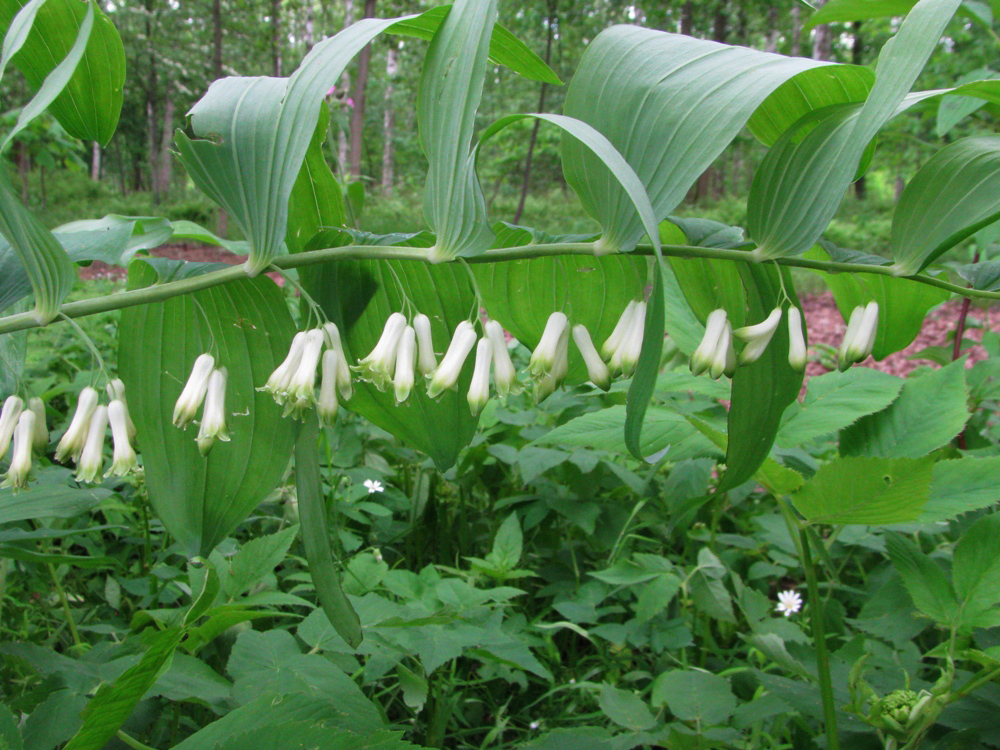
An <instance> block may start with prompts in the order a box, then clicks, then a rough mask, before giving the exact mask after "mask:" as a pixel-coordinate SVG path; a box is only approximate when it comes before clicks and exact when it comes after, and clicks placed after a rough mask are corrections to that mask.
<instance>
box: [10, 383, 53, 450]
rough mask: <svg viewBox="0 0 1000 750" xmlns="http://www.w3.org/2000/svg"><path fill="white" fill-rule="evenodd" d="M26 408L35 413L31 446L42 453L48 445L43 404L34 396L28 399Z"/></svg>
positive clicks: (47, 429)
mask: <svg viewBox="0 0 1000 750" xmlns="http://www.w3.org/2000/svg"><path fill="white" fill-rule="evenodd" d="M28 408H29V409H31V411H32V413H33V414H34V415H35V432H34V435H33V436H32V440H31V444H32V447H33V448H34V449H35V450H36V451H38V452H39V453H44V452H45V449H46V448H48V447H49V428H48V425H47V424H46V423H45V404H44V402H43V401H42V400H41V399H40V398H38V396H34V397H32V398H30V399H28ZM0 442H2V438H0Z"/></svg>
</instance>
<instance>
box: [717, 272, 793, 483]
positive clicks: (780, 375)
mask: <svg viewBox="0 0 1000 750" xmlns="http://www.w3.org/2000/svg"><path fill="white" fill-rule="evenodd" d="M737 265H738V267H739V271H740V275H741V276H742V277H743V282H744V285H745V288H746V298H747V314H746V320H747V322H748V323H751V324H754V323H758V322H760V321H762V320H764V319H765V318H766V317H767V316H768V315H769V314H770V313H771V311H772V310H773V309H774V308H775V307H776V306H777V305H778V301H779V300H780V299H781V298H782V297H781V294H782V287H784V288H785V289H786V290H787V291H788V294H789V295H790V301H791V304H792V305H794V306H796V307H798V299H797V298H796V296H795V287H794V286H793V285H792V279H791V274H790V273H788V270H787V269H778V268H776V267H773V266H772V265H771V264H768V265H767V266H764V265H761V264H756V263H739V264H737ZM779 274H782V275H783V277H784V281H783V282H782V280H781V278H779ZM803 333H804V332H803ZM802 377H803V373H802V372H800V371H797V370H795V369H794V368H792V366H791V365H789V364H788V325H787V323H786V321H785V320H784V317H783V318H782V324H781V325H779V326H778V330H777V331H775V332H774V337H773V338H772V339H771V343H770V344H768V347H767V349H766V350H764V353H763V354H762V355H761V357H760V358H759V359H758V360H756V361H755V362H752V363H751V364H749V365H741V366H740V367H738V368H737V370H736V374H735V375H733V378H732V380H733V391H732V394H733V395H732V404H731V405H730V407H729V427H728V430H727V431H728V433H729V447H728V449H727V451H726V473H725V475H724V476H723V478H722V481H721V482H720V483H719V490H720V491H723V490H728V489H732V488H733V487H736V486H738V485H740V484H743V482H745V481H747V480H748V479H750V478H751V477H752V476H753V475H754V474H755V473H756V471H757V470H758V469H759V468H760V466H761V464H763V463H764V460H765V459H766V458H767V457H768V454H769V453H770V452H771V446H772V445H774V439H775V437H776V436H777V434H778V427H779V426H780V424H781V417H782V415H783V414H784V412H785V409H787V408H788V406H789V405H790V404H792V403H793V402H794V401H795V400H796V399H797V398H798V395H799V390H800V389H801V388H802Z"/></svg>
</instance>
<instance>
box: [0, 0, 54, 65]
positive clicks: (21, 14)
mask: <svg viewBox="0 0 1000 750" xmlns="http://www.w3.org/2000/svg"><path fill="white" fill-rule="evenodd" d="M45 2H46V0H29V1H28V2H27V3H25V4H24V5H23V6H22V7H21V8H20V9H18V10H17V15H15V16H14V17H13V18H12V19H10V20H9V21H8V23H6V24H2V23H0V28H5V29H6V31H5V32H4V38H3V56H2V57H0V77H3V74H4V72H5V71H6V70H7V63H9V62H10V59H11V58H12V57H13V56H14V54H15V53H17V51H18V50H20V49H21V47H23V46H24V43H25V42H26V41H27V39H28V34H30V33H31V27H32V26H33V25H34V23H35V15H36V14H37V13H38V9H39V8H40V7H42V5H43V4H44V3H45ZM5 10H6V9H5Z"/></svg>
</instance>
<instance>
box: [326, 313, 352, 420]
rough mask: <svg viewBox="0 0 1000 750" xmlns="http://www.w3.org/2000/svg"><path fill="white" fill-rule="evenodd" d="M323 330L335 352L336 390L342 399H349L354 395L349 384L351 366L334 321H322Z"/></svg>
mask: <svg viewBox="0 0 1000 750" xmlns="http://www.w3.org/2000/svg"><path fill="white" fill-rule="evenodd" d="M323 330H324V331H326V344H327V346H329V347H330V348H331V349H333V351H335V352H337V381H336V385H337V390H338V391H339V392H340V397H341V398H342V399H344V401H350V400H351V396H353V395H354V386H353V385H351V368H350V367H348V365H347V355H346V354H344V345H343V343H341V341H340V330H339V329H338V328H337V325H336V324H335V323H324V324H323Z"/></svg>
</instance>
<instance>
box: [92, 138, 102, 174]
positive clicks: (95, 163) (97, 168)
mask: <svg viewBox="0 0 1000 750" xmlns="http://www.w3.org/2000/svg"><path fill="white" fill-rule="evenodd" d="M90 179H92V180H93V181H94V182H97V181H99V180H100V179H101V144H99V143H98V142H97V141H94V143H93V145H92V146H91V149H90Z"/></svg>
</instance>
